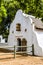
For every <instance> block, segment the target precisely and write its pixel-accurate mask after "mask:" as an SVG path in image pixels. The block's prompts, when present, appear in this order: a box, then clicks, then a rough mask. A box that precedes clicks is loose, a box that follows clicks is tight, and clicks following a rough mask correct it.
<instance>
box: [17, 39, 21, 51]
mask: <svg viewBox="0 0 43 65" xmlns="http://www.w3.org/2000/svg"><path fill="white" fill-rule="evenodd" d="M17 43H18V46H21V39H20V38H18V39H17ZM18 51H21V48H20V47H19V48H18Z"/></svg>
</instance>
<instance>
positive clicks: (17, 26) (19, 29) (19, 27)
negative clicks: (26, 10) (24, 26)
mask: <svg viewBox="0 0 43 65" xmlns="http://www.w3.org/2000/svg"><path fill="white" fill-rule="evenodd" d="M16 31H21V24H19V23H17V24H16Z"/></svg>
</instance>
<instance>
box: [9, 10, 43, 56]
mask: <svg viewBox="0 0 43 65" xmlns="http://www.w3.org/2000/svg"><path fill="white" fill-rule="evenodd" d="M17 23H20V24H21V31H20V32H17V31H16V24H17ZM25 29H27V31H26V32H25ZM33 29H34V28H33V24H32V19H31V18H30V17H29V16H25V15H23V12H22V11H21V10H18V11H17V13H16V16H15V19H14V21H13V22H12V23H11V26H10V31H9V36H8V46H14V45H18V44H17V38H21V40H22V39H23V38H25V39H26V40H27V46H30V45H32V44H34V50H35V52H34V53H35V55H38V56H43V54H42V48H40V46H39V45H38V40H37V36H36V34H35V33H34V30H33ZM13 31H14V33H12V32H13ZM30 50H31V48H27V51H30Z"/></svg>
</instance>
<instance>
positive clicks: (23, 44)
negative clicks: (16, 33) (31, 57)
mask: <svg viewBox="0 0 43 65" xmlns="http://www.w3.org/2000/svg"><path fill="white" fill-rule="evenodd" d="M17 42H18V46H27V41H26V40H25V39H24V38H23V39H22V40H21V39H20V38H18V39H17ZM26 50H27V48H26V47H18V51H26Z"/></svg>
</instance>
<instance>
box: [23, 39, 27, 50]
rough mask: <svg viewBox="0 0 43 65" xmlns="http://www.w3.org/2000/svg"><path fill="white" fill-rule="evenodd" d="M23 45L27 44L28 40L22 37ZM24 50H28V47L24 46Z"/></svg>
mask: <svg viewBox="0 0 43 65" xmlns="http://www.w3.org/2000/svg"><path fill="white" fill-rule="evenodd" d="M22 46H27V40H26V39H25V38H23V39H22ZM22 51H27V48H26V47H22Z"/></svg>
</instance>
